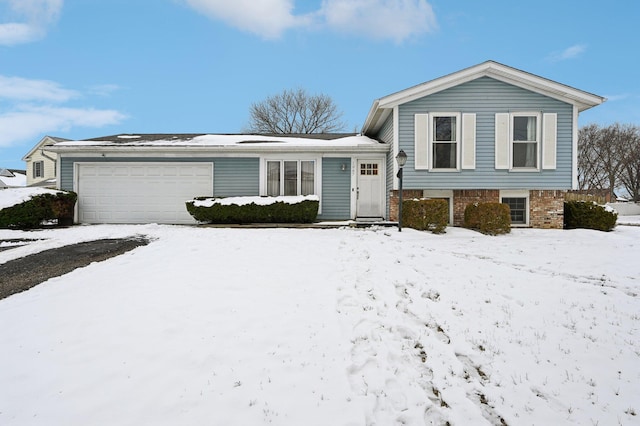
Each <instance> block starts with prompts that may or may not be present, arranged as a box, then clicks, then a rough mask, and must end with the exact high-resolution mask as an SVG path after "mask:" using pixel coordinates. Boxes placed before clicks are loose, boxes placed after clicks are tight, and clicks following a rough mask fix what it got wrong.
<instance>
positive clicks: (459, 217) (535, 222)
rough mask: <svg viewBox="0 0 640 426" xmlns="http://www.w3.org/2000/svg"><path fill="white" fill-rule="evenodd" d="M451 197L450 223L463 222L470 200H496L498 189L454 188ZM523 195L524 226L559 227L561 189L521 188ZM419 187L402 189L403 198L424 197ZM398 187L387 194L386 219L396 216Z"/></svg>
mask: <svg viewBox="0 0 640 426" xmlns="http://www.w3.org/2000/svg"><path fill="white" fill-rule="evenodd" d="M452 193H453V199H450V200H449V207H450V208H452V209H453V215H452V217H453V226H463V224H464V210H465V209H466V208H467V206H468V205H469V204H473V203H499V202H501V194H500V190H499V189H456V190H453V191H452ZM525 194H527V195H528V197H527V206H528V209H527V216H528V226H529V227H531V228H541V229H562V228H563V224H564V198H565V194H566V191H563V190H530V191H525ZM423 195H424V190H422V189H404V190H403V199H404V200H409V199H412V198H424V196H423ZM398 200H399V196H398V191H397V190H394V191H391V193H390V194H389V220H393V221H397V220H398Z"/></svg>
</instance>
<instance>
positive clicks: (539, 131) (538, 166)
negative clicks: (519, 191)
mask: <svg viewBox="0 0 640 426" xmlns="http://www.w3.org/2000/svg"><path fill="white" fill-rule="evenodd" d="M516 117H535V118H536V141H535V143H536V166H535V167H515V166H514V165H513V154H514V145H515V144H525V143H531V142H532V141H526V142H525V141H515V140H514V131H515V124H514V120H515V118H516ZM541 145H542V114H541V113H540V112H539V111H518V112H511V113H509V170H510V171H512V172H537V171H540V169H541V164H540V161H541V158H540V149H541ZM507 198H510V197H507ZM516 198H520V197H516Z"/></svg>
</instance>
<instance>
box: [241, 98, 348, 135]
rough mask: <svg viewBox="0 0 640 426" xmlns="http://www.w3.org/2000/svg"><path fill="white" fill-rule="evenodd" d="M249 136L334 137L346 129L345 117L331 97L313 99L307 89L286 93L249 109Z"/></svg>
mask: <svg viewBox="0 0 640 426" xmlns="http://www.w3.org/2000/svg"><path fill="white" fill-rule="evenodd" d="M249 114H250V118H249V124H248V125H247V127H246V131H247V132H252V133H281V134H284V133H305V134H308V133H332V132H338V131H342V130H343V129H344V128H345V127H346V125H345V123H344V122H343V121H342V113H341V112H340V111H338V108H337V106H336V105H335V103H334V102H333V100H332V99H331V98H330V97H329V96H327V95H322V94H321V95H309V94H308V93H307V92H306V91H305V90H303V89H297V90H284V91H283V92H282V93H280V94H278V95H274V96H270V97H268V98H267V99H265V100H264V101H262V102H257V103H254V104H252V105H251V107H250V109H249Z"/></svg>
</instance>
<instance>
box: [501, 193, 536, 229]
mask: <svg viewBox="0 0 640 426" xmlns="http://www.w3.org/2000/svg"><path fill="white" fill-rule="evenodd" d="M504 198H524V199H525V205H524V215H525V218H524V223H512V224H511V227H512V228H527V227H529V226H530V225H529V223H530V213H531V211H530V209H531V208H530V202H529V191H528V190H521V189H517V190H513V189H507V190H504V189H503V190H501V191H500V202H501V203H502V200H503V199H504Z"/></svg>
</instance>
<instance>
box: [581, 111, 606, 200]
mask: <svg viewBox="0 0 640 426" xmlns="http://www.w3.org/2000/svg"><path fill="white" fill-rule="evenodd" d="M601 133H602V130H601V128H600V126H598V125H597V124H589V125H588V126H584V127H582V128H580V130H579V131H578V189H582V190H584V189H602V188H603V186H604V185H603V182H604V179H603V176H604V172H603V167H602V164H601V161H600V159H599V154H598V152H599V149H598V144H599V143H600V141H599V139H600V138H601Z"/></svg>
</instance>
